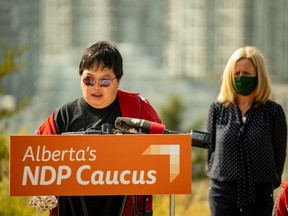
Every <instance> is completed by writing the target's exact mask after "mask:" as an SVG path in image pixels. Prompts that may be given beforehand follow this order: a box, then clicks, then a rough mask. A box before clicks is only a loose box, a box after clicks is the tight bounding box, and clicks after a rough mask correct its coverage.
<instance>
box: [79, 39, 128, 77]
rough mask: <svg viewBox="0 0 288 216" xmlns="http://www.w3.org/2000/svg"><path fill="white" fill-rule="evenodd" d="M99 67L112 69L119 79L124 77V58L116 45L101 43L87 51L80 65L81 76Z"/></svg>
mask: <svg viewBox="0 0 288 216" xmlns="http://www.w3.org/2000/svg"><path fill="white" fill-rule="evenodd" d="M98 67H103V68H105V67H107V68H109V69H112V70H113V71H114V73H115V75H116V77H117V79H120V78H121V77H122V76H123V60H122V56H121V54H120V52H119V50H118V49H117V47H116V46H115V45H114V44H112V43H109V42H107V41H99V42H97V43H95V44H93V45H92V46H90V47H89V48H87V49H85V51H84V53H83V56H82V59H81V62H80V64H79V75H80V76H81V75H82V74H83V71H84V70H90V69H92V68H93V69H94V68H95V69H97V68H98Z"/></svg>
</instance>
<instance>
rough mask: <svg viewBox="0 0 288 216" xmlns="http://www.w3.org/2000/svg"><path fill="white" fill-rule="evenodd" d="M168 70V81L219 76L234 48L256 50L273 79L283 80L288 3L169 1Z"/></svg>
mask: <svg viewBox="0 0 288 216" xmlns="http://www.w3.org/2000/svg"><path fill="white" fill-rule="evenodd" d="M169 5H170V7H169V10H168V14H169V16H168V17H169V18H168V28H169V29H170V30H169V31H168V32H170V37H168V38H167V39H168V41H167V44H168V49H167V65H168V67H167V70H168V71H169V75H170V76H172V77H175V76H176V77H183V76H184V77H194V78H196V77H212V78H213V77H214V78H215V77H219V76H220V75H221V73H222V71H223V69H224V65H225V64H226V62H227V60H228V58H229V57H230V55H231V54H232V53H233V52H234V51H235V50H236V49H237V48H239V47H241V46H246V45H252V46H256V47H258V48H259V49H260V50H261V51H262V52H263V53H264V55H265V56H266V58H267V62H268V65H269V69H270V73H271V76H272V77H273V78H275V79H276V80H281V79H283V78H284V79H286V80H287V78H288V73H287V71H286V68H287V66H288V65H287V64H288V63H287V61H286V60H285V59H288V39H287V38H288V37H287V35H288V13H287V11H288V2H287V1H277V2H273V1H270V0H263V1H262V0H261V1H250V0H240V1H229V0H215V1H210V0H193V1H185V0H170V4H169Z"/></svg>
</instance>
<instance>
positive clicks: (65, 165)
mask: <svg viewBox="0 0 288 216" xmlns="http://www.w3.org/2000/svg"><path fill="white" fill-rule="evenodd" d="M191 163H192V160H191V135H189V134H167V135H165V134H122V135H111V134H106V135H69V134H68V135H41V136H38V135H26V136H22V135H15V136H11V137H10V195H11V196H42V195H45V196H47V195H54V196H80V197H81V196H83V194H84V195H85V196H86V195H87V196H88V195H93V196H94V195H95V196H97V195H104V196H106V195H107V196H109V195H123V196H124V197H125V196H126V195H133V196H134V195H154V194H170V195H171V194H190V193H191V190H192V188H191V176H192V165H191ZM124 200H125V199H124Z"/></svg>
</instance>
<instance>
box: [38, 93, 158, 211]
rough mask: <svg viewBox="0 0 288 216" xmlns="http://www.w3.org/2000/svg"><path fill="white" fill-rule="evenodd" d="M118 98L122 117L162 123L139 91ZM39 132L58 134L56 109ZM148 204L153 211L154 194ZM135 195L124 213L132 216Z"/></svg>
mask: <svg viewBox="0 0 288 216" xmlns="http://www.w3.org/2000/svg"><path fill="white" fill-rule="evenodd" d="M118 98H119V104H120V109H121V113H122V117H133V118H140V119H145V120H149V121H153V122H158V123H161V119H160V118H159V116H158V114H157V113H156V111H155V110H154V108H153V107H152V106H151V104H150V103H149V102H148V101H147V100H146V99H145V98H143V97H141V96H140V95H139V93H132V92H126V91H123V90H118ZM37 133H38V134H57V130H56V126H55V123H54V111H53V113H52V114H51V115H50V116H49V117H48V118H47V119H46V121H45V122H44V123H43V124H42V125H40V126H39V127H38V128H37ZM142 199H143V196H137V211H139V212H142V208H143V203H142ZM146 200H147V202H146V203H147V204H146V209H147V210H151V211H152V195H148V196H146ZM132 202H133V196H128V197H127V201H126V205H125V209H124V215H123V216H131V215H133V203H132ZM50 216H57V208H54V209H52V210H51V211H50Z"/></svg>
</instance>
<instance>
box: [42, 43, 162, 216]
mask: <svg viewBox="0 0 288 216" xmlns="http://www.w3.org/2000/svg"><path fill="white" fill-rule="evenodd" d="M79 75H80V86H81V90H82V94H83V96H82V97H80V98H77V99H75V100H73V101H71V102H68V103H66V104H63V105H62V106H60V107H59V108H57V109H55V110H54V111H53V112H52V114H51V115H50V116H49V117H48V118H47V119H46V121H45V122H44V123H43V124H42V125H40V126H39V127H38V128H37V134H39V135H41V134H62V133H66V132H81V131H83V132H84V131H89V130H95V129H96V130H97V129H99V128H101V126H102V125H103V124H104V123H108V124H111V125H114V123H115V119H116V118H117V117H133V118H141V119H145V120H149V121H153V122H158V123H161V120H160V118H159V116H158V114H157V113H156V111H155V109H154V108H153V107H152V106H151V104H150V103H149V101H148V100H146V99H145V98H143V97H142V96H140V95H139V93H132V92H127V91H123V90H120V89H119V85H120V81H121V78H122V76H123V60H122V56H121V54H120V52H119V50H118V49H117V47H116V46H115V45H113V44H112V43H110V42H107V41H100V42H97V43H95V44H93V45H92V46H90V47H89V48H87V49H86V50H85V51H84V53H83V56H82V59H81V61H80V64H79ZM124 197H126V196H124V195H123V196H122V195H121V196H120V195H119V196H84V197H77V196H72V197H69V199H68V198H67V197H58V199H59V200H58V202H59V205H58V206H60V207H59V209H58V207H56V208H54V209H52V210H50V216H55V215H64V214H65V215H74V214H75V215H85V214H83V205H82V204H81V201H83V198H84V201H85V206H86V209H85V211H86V213H88V215H97V216H102V215H105V216H106V215H107V216H114V215H115V216H116V215H117V216H118V215H119V212H120V210H121V209H124V210H123V214H122V215H123V216H130V215H133V212H134V213H135V209H134V208H135V207H136V209H137V212H141V213H142V211H143V208H146V209H145V210H144V211H145V215H146V216H148V215H152V195H149V196H140V195H139V196H137V199H136V200H137V205H133V196H127V199H124ZM80 199H82V200H80ZM60 200H62V201H63V203H65V205H64V204H63V203H60ZM124 200H125V202H124ZM123 203H125V205H123V206H122V204H123ZM72 209H73V210H72ZM121 211H122V210H121ZM137 212H136V214H137V215H138V213H137Z"/></svg>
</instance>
